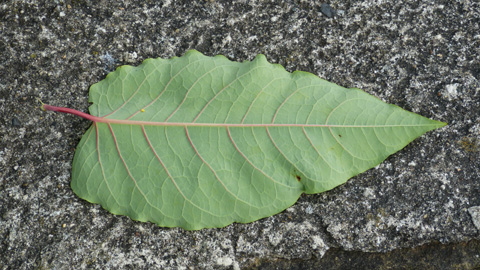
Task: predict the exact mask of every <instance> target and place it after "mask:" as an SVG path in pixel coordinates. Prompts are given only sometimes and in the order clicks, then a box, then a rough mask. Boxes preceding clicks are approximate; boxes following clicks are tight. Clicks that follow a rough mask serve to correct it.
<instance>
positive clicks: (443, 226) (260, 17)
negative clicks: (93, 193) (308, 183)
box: [0, 0, 480, 269]
mask: <svg viewBox="0 0 480 270" xmlns="http://www.w3.org/2000/svg"><path fill="white" fill-rule="evenodd" d="M322 4H328V5H329V6H330V8H331V9H330V11H332V10H333V13H328V14H324V13H322V10H323V11H324V12H325V10H328V7H326V6H323V8H321V7H322ZM327 15H328V16H327ZM330 17H331V18H330ZM479 18H480V5H479V3H478V1H473V0H456V1H450V0H448V1H447V0H445V1H443V0H437V1H434V0H429V1H413V0H408V1H376V0H375V1H374V0H367V1H352V0H345V1H343V0H342V1H340V0H339V1H334V0H333V1H330V2H325V3H324V2H318V1H307V0H289V1H280V0H271V1H267V0H263V1H260V0H259V1H246V0H243V1H241V0H240V1H235V3H231V1H173V0H164V1H143V0H124V1H90V0H71V1H67V0H65V1H62V0H56V1H33V0H31V1H2V3H1V4H0V63H1V65H0V112H1V116H2V117H1V118H0V134H1V137H2V140H1V142H0V268H1V269H108V268H111V269H322V268H324V269H348V268H349V267H351V268H355V269H392V268H395V269H412V268H413V269H442V268H443V269H472V268H475V267H480V249H479V246H480V244H479V243H480V234H479V230H480V228H479V226H480V225H478V224H480V220H479V218H480V213H479V211H480V207H479V206H480V196H479V194H480V193H479V192H480V176H479V175H480V166H479V160H480V120H479V115H480V82H479V74H480V49H479V48H480V26H479V24H480V22H479V21H480V20H479ZM188 49H197V50H199V51H201V52H202V53H204V54H206V55H212V56H213V55H216V54H223V55H225V56H227V57H229V58H230V59H232V60H236V61H242V60H246V59H253V57H254V56H255V55H256V54H258V53H263V54H265V55H266V56H267V58H268V59H269V61H271V62H275V63H279V64H282V65H284V66H285V67H286V69H287V70H289V71H294V70H304V71H309V72H312V73H314V74H317V75H319V76H320V77H322V78H325V79H327V80H330V81H332V82H335V83H337V84H340V85H343V86H346V87H358V88H361V89H363V90H365V91H367V92H368V93H370V94H372V95H374V96H377V97H379V98H381V99H382V100H384V101H386V102H388V103H393V104H396V105H398V106H401V107H402V108H404V109H407V110H411V111H413V112H415V113H419V114H421V115H423V116H426V117H429V118H432V119H436V120H441V121H446V122H448V123H449V125H448V126H447V127H445V128H442V129H439V130H437V131H434V132H430V133H427V134H426V135H424V136H422V137H421V138H419V139H417V140H415V141H414V142H412V143H411V144H410V145H408V146H407V147H406V148H405V149H403V150H402V151H400V152H398V153H397V154H395V155H393V156H391V157H389V158H388V159H387V160H386V161H385V162H384V163H382V164H381V165H380V166H378V167H377V168H374V169H372V170H369V171H367V172H365V173H363V174H361V175H359V176H357V177H354V178H352V179H351V180H350V181H348V182H347V183H346V184H344V185H342V186H340V187H338V188H336V189H334V190H332V191H329V192H326V193H323V194H317V195H304V196H302V197H301V198H300V200H299V201H298V202H297V203H296V204H295V205H293V206H292V207H290V208H289V209H287V210H286V211H284V212H282V213H281V214H278V215H275V216H273V217H269V218H265V219H263V220H260V221H257V222H254V223H251V224H233V225H231V226H228V227H226V228H222V229H208V230H201V231H184V230H182V229H165V228H160V227H157V226H156V225H154V224H150V223H139V222H134V221H132V220H130V219H129V218H127V217H121V216H114V215H112V214H110V213H108V212H107V211H105V210H103V209H102V208H101V207H99V206H98V205H92V204H90V203H87V202H85V201H83V200H81V199H79V198H78V197H76V196H75V195H74V194H73V192H72V190H71V189H70V187H69V183H70V171H71V162H72V158H73V154H74V150H75V147H76V145H77V143H78V142H79V140H80V138H81V136H82V134H83V132H85V131H86V129H87V128H88V126H89V125H90V123H88V121H86V120H83V119H80V118H75V117H73V116H69V115H61V114H54V113H45V112H43V111H41V110H40V109H39V103H38V102H37V100H36V98H40V99H42V100H43V101H44V102H48V103H49V104H52V105H57V106H68V107H71V108H75V109H79V110H83V111H87V107H88V87H89V86H90V85H91V84H93V83H95V82H98V81H100V80H102V79H103V78H105V76H106V74H107V73H108V72H110V71H112V70H114V69H115V68H116V67H118V66H119V65H123V64H132V65H138V64H140V63H141V62H142V60H144V59H146V58H149V57H164V58H169V57H172V56H181V55H183V54H184V53H185V52H186V51H187V50H188ZM446 254H450V255H449V256H447V255H446ZM399 258H406V259H405V260H399ZM409 262H410V263H409ZM432 267H434V268H432Z"/></svg>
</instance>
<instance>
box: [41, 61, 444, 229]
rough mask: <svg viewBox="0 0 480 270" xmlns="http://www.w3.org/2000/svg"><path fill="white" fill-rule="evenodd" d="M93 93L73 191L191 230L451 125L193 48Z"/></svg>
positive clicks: (371, 162)
mask: <svg viewBox="0 0 480 270" xmlns="http://www.w3.org/2000/svg"><path fill="white" fill-rule="evenodd" d="M90 102H92V103H93V105H91V106H90V108H89V110H90V113H91V115H92V117H88V116H87V117H86V116H83V117H86V118H88V119H91V120H92V121H94V122H93V124H92V126H91V127H90V129H89V130H88V131H87V132H86V134H85V135H84V136H83V138H82V140H81V142H80V144H79V145H78V149H77V151H76V153H75V158H74V162H73V172H72V188H73V191H74V192H75V193H76V194H77V195H78V196H80V197H81V198H83V199H85V200H87V201H89V202H93V203H99V204H101V205H102V206H103V207H104V208H105V209H107V210H109V211H110V212H112V213H114V214H119V215H126V216H129V217H131V218H132V219H134V220H140V221H151V222H154V223H156V224H158V225H159V226H167V227H176V226H178V227H182V228H185V229H188V230H196V229H201V228H206V227H223V226H226V225H228V224H231V223H232V222H243V223H245V222H251V221H254V220H257V219H260V218H263V217H267V216H270V215H273V214H276V213H278V212H281V211H282V210H284V209H286V208H287V207H289V206H291V205H292V204H294V203H295V202H296V200H297V199H298V197H299V196H300V194H302V193H303V192H305V193H319V192H323V191H326V190H329V189H332V188H334V187H336V186H338V185H340V184H342V183H344V182H345V181H347V180H348V179H349V178H350V177H352V176H354V175H356V174H358V173H361V172H363V171H365V170H367V169H369V168H372V167H374V166H376V165H378V164H379V163H381V162H382V161H383V160H384V159H385V158H386V157H388V156H389V155H391V154H392V153H395V152H396V151H398V150H400V149H402V148H403V147H404V146H405V145H406V144H408V143H409V142H410V141H412V140H414V139H415V138H416V137H418V136H420V135H422V134H423V133H425V132H427V131H429V130H433V129H436V128H439V127H442V126H444V125H445V123H442V122H438V121H433V120H429V119H427V118H424V117H422V116H419V115H416V114H414V113H411V112H407V111H404V110H402V109H401V108H399V107H396V106H393V105H389V104H386V103H383V102H382V101H380V100H379V99H377V98H375V97H372V96H370V95H368V94H366V93H365V92H363V91H361V90H359V89H347V88H343V87H340V86H338V85H335V84H333V83H330V82H327V81H325V80H322V79H320V78H318V77H316V76H315V75H313V74H310V73H306V72H298V71H297V72H294V73H289V72H287V71H285V69H284V68H283V67H281V66H280V65H273V64H270V63H268V62H267V60H266V59H265V56H263V55H258V56H257V57H256V58H255V60H253V61H251V62H248V61H247V62H243V63H238V62H232V61H229V60H228V59H227V58H225V57H223V56H215V57H207V56H204V55H202V54H201V53H199V52H197V51H189V52H188V53H187V54H186V55H185V56H183V57H180V58H172V59H168V60H165V59H148V60H145V61H144V62H143V64H142V65H140V66H138V67H131V66H122V67H120V68H118V69H117V70H116V71H115V72H112V73H110V74H109V75H108V76H107V78H106V79H105V80H103V81H101V82H99V83H97V84H94V85H93V86H92V87H91V88H90ZM52 107H53V106H49V107H47V105H45V109H49V110H54V109H52ZM66 110H67V109H65V110H64V112H66ZM70 110H71V109H70ZM58 111H60V110H58ZM78 114H80V113H78Z"/></svg>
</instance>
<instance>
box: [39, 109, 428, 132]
mask: <svg viewBox="0 0 480 270" xmlns="http://www.w3.org/2000/svg"><path fill="white" fill-rule="evenodd" d="M42 109H43V110H46V111H54V112H62V113H68V114H73V115H76V116H80V117H82V118H85V119H87V120H90V121H92V122H96V123H106V124H120V125H139V126H141V125H143V126H165V127H167V126H174V127H175V126H176V127H225V128H229V127H267V128H268V127H303V128H305V127H328V128H331V127H343V128H375V127H413V126H429V125H425V124H411V125H330V124H275V123H271V124H244V123H239V124H235V123H197V122H182V123H180V122H149V121H137V120H121V119H111V118H105V117H97V116H93V115H90V114H88V113H84V112H81V111H77V110H74V109H70V108H65V107H57V106H51V105H47V104H43V105H42ZM434 125H435V124H432V126H434Z"/></svg>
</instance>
